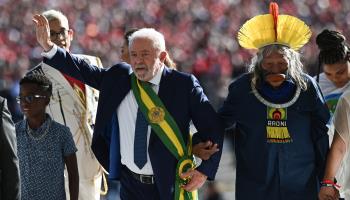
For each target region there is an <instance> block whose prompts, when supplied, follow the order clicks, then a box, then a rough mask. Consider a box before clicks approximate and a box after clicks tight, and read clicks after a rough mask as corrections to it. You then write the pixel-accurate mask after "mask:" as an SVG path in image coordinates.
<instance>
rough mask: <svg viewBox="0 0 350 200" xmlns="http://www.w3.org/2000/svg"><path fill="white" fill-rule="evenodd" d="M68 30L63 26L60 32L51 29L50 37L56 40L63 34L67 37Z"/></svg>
mask: <svg viewBox="0 0 350 200" xmlns="http://www.w3.org/2000/svg"><path fill="white" fill-rule="evenodd" d="M67 32H68V30H67V29H65V28H62V29H61V31H60V32H55V31H50V39H51V40H53V41H55V40H58V39H59V38H60V36H62V37H63V38H66V37H67Z"/></svg>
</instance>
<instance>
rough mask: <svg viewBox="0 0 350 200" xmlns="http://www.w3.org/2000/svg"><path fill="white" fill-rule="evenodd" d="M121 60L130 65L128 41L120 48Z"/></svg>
mask: <svg viewBox="0 0 350 200" xmlns="http://www.w3.org/2000/svg"><path fill="white" fill-rule="evenodd" d="M120 58H121V60H122V61H124V62H126V63H130V57H129V47H128V41H125V40H124V41H123V44H122V46H121V48H120Z"/></svg>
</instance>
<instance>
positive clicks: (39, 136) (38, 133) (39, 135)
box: [26, 118, 51, 140]
mask: <svg viewBox="0 0 350 200" xmlns="http://www.w3.org/2000/svg"><path fill="white" fill-rule="evenodd" d="M44 126H46V127H44V128H43V129H44V130H41V131H35V130H33V129H31V128H30V127H29V125H28V121H27V122H26V131H27V133H28V135H29V137H30V138H32V139H33V140H41V139H43V138H44V137H45V136H46V135H47V133H48V132H49V129H50V126H51V119H50V118H47V121H46V122H44ZM39 129H40V128H39ZM39 129H38V130H39Z"/></svg>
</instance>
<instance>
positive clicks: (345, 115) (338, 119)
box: [333, 93, 350, 149]
mask: <svg viewBox="0 0 350 200" xmlns="http://www.w3.org/2000/svg"><path fill="white" fill-rule="evenodd" d="M349 100H350V95H349V93H345V94H343V95H342V96H341V97H340V98H339V101H338V103H337V108H336V110H335V113H334V117H333V123H334V128H335V130H336V131H337V132H338V133H339V135H340V137H341V138H342V140H343V141H344V142H345V144H346V149H348V145H349V141H350V137H349V135H350V103H349Z"/></svg>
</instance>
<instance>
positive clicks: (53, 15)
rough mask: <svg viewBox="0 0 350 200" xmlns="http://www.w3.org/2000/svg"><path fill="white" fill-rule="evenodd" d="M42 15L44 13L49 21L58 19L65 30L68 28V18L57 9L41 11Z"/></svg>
mask: <svg viewBox="0 0 350 200" xmlns="http://www.w3.org/2000/svg"><path fill="white" fill-rule="evenodd" d="M42 15H44V16H45V17H46V19H47V20H48V21H49V22H50V21H52V20H58V21H60V22H61V24H62V26H63V27H64V28H66V29H67V30H68V29H69V24H68V19H67V17H66V16H65V15H64V14H63V13H62V12H60V11H58V10H47V11H45V12H43V13H42Z"/></svg>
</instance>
